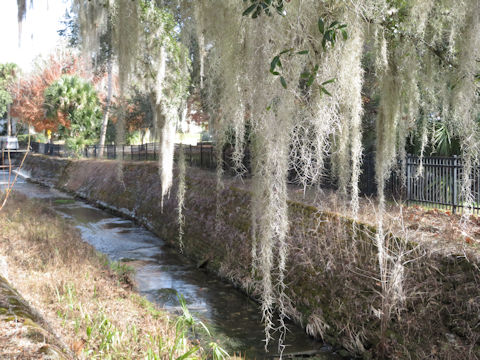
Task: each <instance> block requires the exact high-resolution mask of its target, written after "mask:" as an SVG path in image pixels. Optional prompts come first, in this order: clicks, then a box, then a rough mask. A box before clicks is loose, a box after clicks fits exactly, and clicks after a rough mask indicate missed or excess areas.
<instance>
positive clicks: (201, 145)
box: [200, 143, 203, 168]
mask: <svg viewBox="0 0 480 360" xmlns="http://www.w3.org/2000/svg"><path fill="white" fill-rule="evenodd" d="M200 167H201V168H203V144H202V143H200Z"/></svg>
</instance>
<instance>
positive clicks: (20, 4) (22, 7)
mask: <svg viewBox="0 0 480 360" xmlns="http://www.w3.org/2000/svg"><path fill="white" fill-rule="evenodd" d="M26 15H27V0H17V22H18V46H19V47H20V45H21V42H22V28H23V21H24V20H25V17H26Z"/></svg>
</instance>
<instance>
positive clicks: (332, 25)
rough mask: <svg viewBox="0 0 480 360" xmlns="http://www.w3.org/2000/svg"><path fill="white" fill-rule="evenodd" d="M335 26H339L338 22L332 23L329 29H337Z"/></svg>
mask: <svg viewBox="0 0 480 360" xmlns="http://www.w3.org/2000/svg"><path fill="white" fill-rule="evenodd" d="M335 25H338V21H334V22H332V23H331V24H330V26H329V27H328V28H329V29H332V28H334V27H335Z"/></svg>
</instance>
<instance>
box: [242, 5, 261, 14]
mask: <svg viewBox="0 0 480 360" xmlns="http://www.w3.org/2000/svg"><path fill="white" fill-rule="evenodd" d="M256 8H257V4H253V5H251V6H249V7H248V8H247V10H245V11H244V12H243V14H242V16H248V15H250V13H251V12H252V11H253V10H255V9H256Z"/></svg>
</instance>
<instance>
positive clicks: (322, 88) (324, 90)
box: [320, 86, 332, 96]
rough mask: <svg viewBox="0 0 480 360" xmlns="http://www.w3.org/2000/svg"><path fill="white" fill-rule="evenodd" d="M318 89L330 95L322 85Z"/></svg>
mask: <svg viewBox="0 0 480 360" xmlns="http://www.w3.org/2000/svg"><path fill="white" fill-rule="evenodd" d="M320 90H321V91H322V92H323V93H324V94H327V95H328V96H332V94H330V93H329V92H328V90H327V89H325V88H324V87H323V86H321V87H320Z"/></svg>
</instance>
